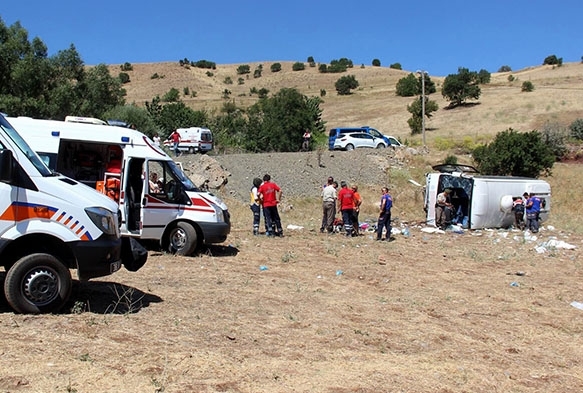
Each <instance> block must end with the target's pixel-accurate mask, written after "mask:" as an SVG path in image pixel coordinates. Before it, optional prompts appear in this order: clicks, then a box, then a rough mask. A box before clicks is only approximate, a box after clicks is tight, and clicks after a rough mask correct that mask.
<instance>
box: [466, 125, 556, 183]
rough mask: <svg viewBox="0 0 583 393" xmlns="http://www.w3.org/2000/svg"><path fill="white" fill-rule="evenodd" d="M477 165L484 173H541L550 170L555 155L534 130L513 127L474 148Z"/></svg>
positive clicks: (529, 174) (532, 175)
mask: <svg viewBox="0 0 583 393" xmlns="http://www.w3.org/2000/svg"><path fill="white" fill-rule="evenodd" d="M473 156H474V161H475V163H476V167H477V169H478V170H479V171H480V172H481V173H482V174H484V175H499V176H525V177H539V176H540V174H541V173H543V172H544V173H545V174H550V171H551V168H552V167H553V164H554V163H555V160H556V157H555V154H554V153H553V150H552V147H551V146H549V144H548V143H546V142H545V141H544V140H543V138H542V137H541V133H539V132H538V131H536V130H534V131H531V132H528V133H519V132H517V131H515V130H513V129H512V128H509V129H507V130H506V131H503V132H500V133H498V134H497V135H496V137H495V139H494V141H492V142H491V143H489V144H487V145H482V146H479V147H477V148H476V149H474V151H473Z"/></svg>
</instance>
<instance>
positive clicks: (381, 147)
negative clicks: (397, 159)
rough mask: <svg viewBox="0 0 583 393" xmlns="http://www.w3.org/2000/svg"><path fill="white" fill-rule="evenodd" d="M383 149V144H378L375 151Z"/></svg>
mask: <svg viewBox="0 0 583 393" xmlns="http://www.w3.org/2000/svg"><path fill="white" fill-rule="evenodd" d="M384 148H385V144H384V143H379V144H378V145H377V149H384Z"/></svg>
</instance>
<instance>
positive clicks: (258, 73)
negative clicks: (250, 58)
mask: <svg viewBox="0 0 583 393" xmlns="http://www.w3.org/2000/svg"><path fill="white" fill-rule="evenodd" d="M262 73H263V64H259V65H258V66H257V68H256V69H255V71H253V78H261V74H262Z"/></svg>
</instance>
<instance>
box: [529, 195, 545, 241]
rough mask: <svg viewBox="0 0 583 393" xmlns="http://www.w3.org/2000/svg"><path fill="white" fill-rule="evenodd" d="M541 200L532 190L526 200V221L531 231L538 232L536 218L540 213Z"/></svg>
mask: <svg viewBox="0 0 583 393" xmlns="http://www.w3.org/2000/svg"><path fill="white" fill-rule="evenodd" d="M540 207H541V200H540V198H539V197H537V196H536V195H535V194H534V193H533V192H531V193H530V195H529V196H528V200H527V201H526V221H527V226H528V229H529V230H530V231H531V232H532V233H537V232H538V219H539V215H540Z"/></svg>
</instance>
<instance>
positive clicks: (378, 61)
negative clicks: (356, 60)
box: [372, 59, 381, 67]
mask: <svg viewBox="0 0 583 393" xmlns="http://www.w3.org/2000/svg"><path fill="white" fill-rule="evenodd" d="M372 66H373V67H380V66H381V61H380V60H379V59H373V60H372Z"/></svg>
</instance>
